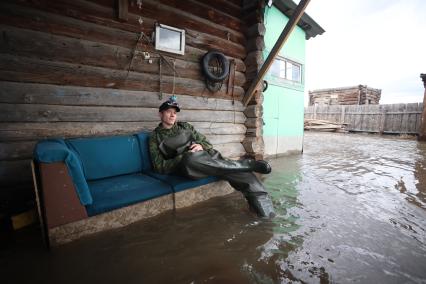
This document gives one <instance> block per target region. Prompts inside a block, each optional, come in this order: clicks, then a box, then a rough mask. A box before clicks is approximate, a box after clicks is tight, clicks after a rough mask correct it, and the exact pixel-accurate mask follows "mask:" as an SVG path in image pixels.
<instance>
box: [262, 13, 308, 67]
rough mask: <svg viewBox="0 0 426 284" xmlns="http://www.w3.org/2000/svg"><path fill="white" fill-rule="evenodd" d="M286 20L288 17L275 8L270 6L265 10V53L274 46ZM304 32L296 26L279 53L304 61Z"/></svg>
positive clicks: (302, 62)
mask: <svg viewBox="0 0 426 284" xmlns="http://www.w3.org/2000/svg"><path fill="white" fill-rule="evenodd" d="M287 22H288V18H287V17H286V16H285V15H284V14H282V13H281V12H280V11H279V10H278V9H277V8H275V7H274V6H272V7H271V8H266V10H265V27H266V33H265V47H266V52H265V55H266V56H267V54H269V52H270V50H271V49H272V48H273V47H274V44H275V43H276V42H277V39H278V38H279V36H280V34H281V32H282V31H283V29H284V27H285V25H286V24H287ZM305 44H306V40H305V32H304V31H303V30H302V29H301V28H300V27H299V26H296V27H295V28H294V30H293V32H292V33H291V35H290V37H289V38H288V39H287V41H286V43H285V45H284V46H283V47H282V48H281V50H280V52H279V55H281V56H283V57H286V58H288V59H291V60H295V61H297V62H299V63H301V64H304V63H305ZM265 58H266V57H265Z"/></svg>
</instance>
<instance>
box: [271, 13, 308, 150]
mask: <svg viewBox="0 0 426 284" xmlns="http://www.w3.org/2000/svg"><path fill="white" fill-rule="evenodd" d="M287 22H288V18H287V17H286V16H285V15H283V14H282V13H281V12H280V11H279V10H278V9H277V8H275V7H274V6H273V7H271V8H267V9H266V10H265V26H266V33H265V45H266V48H265V51H264V54H263V55H264V58H265V59H266V57H267V56H268V54H269V52H270V50H271V49H272V48H273V46H274V44H275V42H276V41H277V39H278V37H279V36H280V34H281V32H282V30H283V29H284V27H285V25H286V23H287ZM305 43H306V40H305V32H304V31H303V30H302V29H301V28H300V27H296V28H295V29H294V30H293V32H292V34H291V35H290V37H289V38H288V40H287V42H286V43H285V45H284V46H283V48H282V49H281V50H280V52H279V55H280V56H282V57H284V58H287V59H290V60H293V61H296V62H297V63H300V64H302V71H301V72H302V83H298V82H291V81H288V80H284V79H280V78H275V77H272V76H270V75H268V74H267V75H266V76H265V79H266V80H267V81H268V83H269V87H268V89H267V90H266V91H265V92H264V101H263V110H264V112H263V119H264V123H265V125H264V126H263V135H264V137H268V139H267V141H270V143H272V144H271V145H265V146H266V147H273V148H274V147H276V149H277V151H278V152H279V151H280V150H279V149H286V150H293V149H291V147H296V148H298V149H301V148H302V145H297V146H295V145H291V146H290V145H289V147H288V149H287V148H286V145H279V144H280V143H283V142H278V143H279V144H278V146H277V144H274V143H276V142H277V141H284V140H282V139H278V138H279V137H302V136H303V119H304V118H303V112H304V80H305V79H304V70H305V68H304V64H305ZM272 137H276V138H277V139H276V140H275V139H274V138H272ZM271 138H272V140H271ZM273 141H275V142H273ZM300 141H301V140H300ZM298 143H299V142H298ZM269 150H270V151H268V152H271V151H272V152H274V150H275V148H274V149H269ZM276 154H279V153H276Z"/></svg>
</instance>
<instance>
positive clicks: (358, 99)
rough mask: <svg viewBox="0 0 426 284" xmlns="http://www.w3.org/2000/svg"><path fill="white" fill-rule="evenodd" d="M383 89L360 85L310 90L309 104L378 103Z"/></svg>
mask: <svg viewBox="0 0 426 284" xmlns="http://www.w3.org/2000/svg"><path fill="white" fill-rule="evenodd" d="M381 93H382V90H380V89H375V88H371V87H368V86H367V85H358V86H353V87H341V88H330V89H319V90H313V91H309V105H310V106H312V105H377V104H379V101H380V96H381Z"/></svg>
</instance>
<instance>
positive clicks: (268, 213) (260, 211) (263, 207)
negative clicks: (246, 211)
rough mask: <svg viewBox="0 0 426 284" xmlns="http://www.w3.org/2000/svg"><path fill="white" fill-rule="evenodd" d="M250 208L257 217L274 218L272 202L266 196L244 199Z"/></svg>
mask: <svg viewBox="0 0 426 284" xmlns="http://www.w3.org/2000/svg"><path fill="white" fill-rule="evenodd" d="M246 199H247V201H248V203H249V206H250V208H251V209H252V210H253V211H254V212H255V213H256V214H257V216H259V217H263V218H274V217H275V211H274V206H273V205H272V201H271V199H270V198H269V196H268V195H266V194H263V195H259V196H249V197H246Z"/></svg>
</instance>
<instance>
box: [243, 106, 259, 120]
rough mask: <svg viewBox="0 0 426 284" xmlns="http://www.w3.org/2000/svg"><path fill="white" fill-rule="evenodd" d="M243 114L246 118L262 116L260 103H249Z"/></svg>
mask: <svg viewBox="0 0 426 284" xmlns="http://www.w3.org/2000/svg"><path fill="white" fill-rule="evenodd" d="M244 114H245V116H246V117H247V118H257V117H260V118H261V117H262V116H263V106H262V105H249V106H247V108H246V109H245V110H244Z"/></svg>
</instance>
